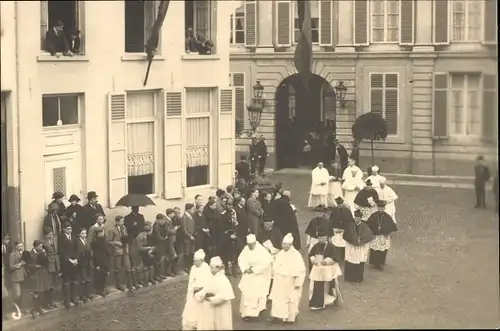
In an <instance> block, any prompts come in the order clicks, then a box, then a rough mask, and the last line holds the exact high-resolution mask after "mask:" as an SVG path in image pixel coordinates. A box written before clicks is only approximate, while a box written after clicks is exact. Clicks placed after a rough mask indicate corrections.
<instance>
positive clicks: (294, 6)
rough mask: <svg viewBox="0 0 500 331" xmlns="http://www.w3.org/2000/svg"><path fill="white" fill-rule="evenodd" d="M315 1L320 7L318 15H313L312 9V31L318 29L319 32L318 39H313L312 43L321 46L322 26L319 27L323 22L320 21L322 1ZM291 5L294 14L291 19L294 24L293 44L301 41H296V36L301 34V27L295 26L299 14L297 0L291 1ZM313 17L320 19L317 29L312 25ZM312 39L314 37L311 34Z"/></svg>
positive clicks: (292, 30) (292, 31)
mask: <svg viewBox="0 0 500 331" xmlns="http://www.w3.org/2000/svg"><path fill="white" fill-rule="evenodd" d="M298 1H299V0H298ZM313 1H315V2H316V3H317V4H318V7H317V8H318V13H317V17H313V15H312V14H313V13H312V11H311V31H316V32H317V36H318V41H313V42H312V44H313V45H314V46H319V44H320V39H321V36H320V28H319V27H320V24H321V22H320V12H321V8H320V6H321V2H320V1H321V0H313ZM290 7H291V14H292V16H291V20H290V24H291V25H292V29H291V33H292V35H291V38H290V39H291V40H292V45H297V44H298V43H299V42H298V41H296V38H295V37H296V34H298V35H299V36H300V27H296V26H295V20H296V19H298V16H299V13H298V4H297V1H291V4H290ZM313 19H316V20H318V22H317V25H316V26H317V28H315V29H314V28H313V27H312V20H313ZM311 39H312V36H311Z"/></svg>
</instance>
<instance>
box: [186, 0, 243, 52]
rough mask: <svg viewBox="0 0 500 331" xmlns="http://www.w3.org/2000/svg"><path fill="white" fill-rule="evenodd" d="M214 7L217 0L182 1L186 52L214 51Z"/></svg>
mask: <svg viewBox="0 0 500 331" xmlns="http://www.w3.org/2000/svg"><path fill="white" fill-rule="evenodd" d="M216 8H217V2H216V1H213V0H191V1H184V15H185V17H184V19H185V25H186V26H185V30H186V51H187V52H193V53H200V54H213V53H214V47H215V37H216V29H215V26H216V16H217V15H216V14H217V13H216ZM242 23H243V22H242Z"/></svg>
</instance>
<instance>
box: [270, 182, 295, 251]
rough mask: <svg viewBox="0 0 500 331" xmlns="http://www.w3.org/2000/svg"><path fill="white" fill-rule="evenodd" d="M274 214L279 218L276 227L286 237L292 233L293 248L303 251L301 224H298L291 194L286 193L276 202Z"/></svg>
mask: <svg viewBox="0 0 500 331" xmlns="http://www.w3.org/2000/svg"><path fill="white" fill-rule="evenodd" d="M273 212H274V213H275V214H276V215H279V217H276V218H275V219H276V222H275V223H274V226H275V227H277V228H278V229H280V230H281V233H283V235H284V236H286V235H287V234H288V233H291V234H292V236H293V247H295V249H296V250H300V249H301V243H300V233H299V223H298V222H297V215H296V214H295V210H294V208H293V207H292V204H291V203H290V192H289V191H284V192H283V196H282V197H281V198H279V199H276V200H274V208H273Z"/></svg>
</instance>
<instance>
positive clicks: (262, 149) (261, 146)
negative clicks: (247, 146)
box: [257, 135, 268, 175]
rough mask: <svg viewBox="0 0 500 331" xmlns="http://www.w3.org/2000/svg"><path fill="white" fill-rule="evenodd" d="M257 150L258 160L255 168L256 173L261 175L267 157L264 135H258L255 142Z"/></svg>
mask: <svg viewBox="0 0 500 331" xmlns="http://www.w3.org/2000/svg"><path fill="white" fill-rule="evenodd" d="M257 146H258V147H257V150H258V155H259V156H258V158H259V159H258V162H257V168H258V169H257V170H258V174H259V175H262V174H264V169H265V167H266V159H267V155H268V153H267V144H266V137H264V135H261V136H260V139H259V141H258V142H257Z"/></svg>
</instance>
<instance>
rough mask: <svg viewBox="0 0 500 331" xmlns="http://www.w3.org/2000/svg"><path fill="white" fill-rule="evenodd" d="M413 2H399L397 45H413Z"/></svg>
mask: <svg viewBox="0 0 500 331" xmlns="http://www.w3.org/2000/svg"><path fill="white" fill-rule="evenodd" d="M414 6H415V3H414V0H401V1H400V5H399V24H400V27H399V44H400V45H413V43H414V36H415V32H414V21H415V20H414V17H415V12H414V10H415V9H414V8H415V7H414Z"/></svg>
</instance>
